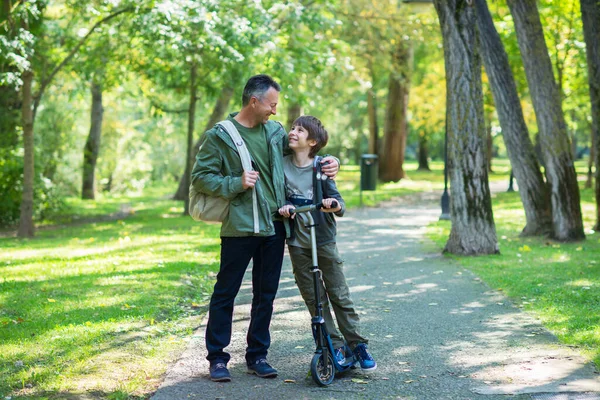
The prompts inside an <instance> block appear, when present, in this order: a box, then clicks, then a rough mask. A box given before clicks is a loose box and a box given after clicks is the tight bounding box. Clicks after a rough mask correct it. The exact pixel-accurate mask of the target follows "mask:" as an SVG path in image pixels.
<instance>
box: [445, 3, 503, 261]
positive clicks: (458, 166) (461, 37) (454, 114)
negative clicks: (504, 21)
mask: <svg viewBox="0 0 600 400" xmlns="http://www.w3.org/2000/svg"><path fill="white" fill-rule="evenodd" d="M434 4H435V8H436V11H437V14H438V17H439V19H440V26H441V29H442V36H443V38H444V60H445V64H446V93H447V94H446V96H447V100H446V104H447V110H446V125H447V134H448V170H449V176H450V182H451V184H450V191H451V199H452V201H451V207H450V209H451V213H450V214H451V220H452V228H451V231H450V237H449V239H448V242H447V243H446V247H445V249H444V251H445V252H449V253H452V254H462V255H477V254H493V253H498V243H497V238H496V227H495V225H494V216H493V214H492V202H491V197H490V189H489V184H488V171H487V160H486V143H485V139H486V137H485V123H484V118H483V92H482V89H481V59H480V57H479V53H478V43H477V29H476V15H475V9H474V6H473V3H472V1H470V0H435V1H434Z"/></svg>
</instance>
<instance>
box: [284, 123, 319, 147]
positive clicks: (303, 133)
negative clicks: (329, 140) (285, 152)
mask: <svg viewBox="0 0 600 400" xmlns="http://www.w3.org/2000/svg"><path fill="white" fill-rule="evenodd" d="M288 141H289V146H290V148H291V149H292V150H294V151H298V150H306V149H310V148H311V147H313V146H315V145H316V144H317V141H316V140H314V139H309V138H308V131H307V130H306V128H303V127H301V126H298V125H294V126H292V130H291V131H290V133H288Z"/></svg>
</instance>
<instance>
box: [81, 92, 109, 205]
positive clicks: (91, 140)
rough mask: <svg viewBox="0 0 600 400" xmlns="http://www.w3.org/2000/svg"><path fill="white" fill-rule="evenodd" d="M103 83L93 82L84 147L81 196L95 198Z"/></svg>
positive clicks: (88, 198) (102, 110)
mask: <svg viewBox="0 0 600 400" xmlns="http://www.w3.org/2000/svg"><path fill="white" fill-rule="evenodd" d="M103 112H104V108H103V107H102V85H101V84H100V83H97V82H92V115H91V125H90V134H89V135H88V138H87V141H86V142H85V148H84V149H83V183H82V186H81V198H82V199H84V200H86V199H87V200H94V198H95V194H96V183H95V174H96V161H98V154H99V153H100V138H101V136H102V114H103Z"/></svg>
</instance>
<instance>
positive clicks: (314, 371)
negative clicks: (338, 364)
mask: <svg viewBox="0 0 600 400" xmlns="http://www.w3.org/2000/svg"><path fill="white" fill-rule="evenodd" d="M310 374H311V375H312V378H313V380H314V381H315V383H317V385H320V386H327V385H329V384H331V382H333V378H335V366H334V365H333V357H332V355H331V353H328V354H327V358H326V359H325V357H323V353H316V354H315V355H314V356H313V359H312V362H311V363H310Z"/></svg>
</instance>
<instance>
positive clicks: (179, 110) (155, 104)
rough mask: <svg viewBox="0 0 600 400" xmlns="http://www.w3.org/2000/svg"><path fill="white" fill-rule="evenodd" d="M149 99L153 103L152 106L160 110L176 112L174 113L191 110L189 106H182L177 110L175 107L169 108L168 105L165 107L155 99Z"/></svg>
mask: <svg viewBox="0 0 600 400" xmlns="http://www.w3.org/2000/svg"><path fill="white" fill-rule="evenodd" d="M148 100H150V104H152V107H154V108H158V109H159V110H161V111H164V112H168V113H174V114H184V113H187V112H189V111H190V110H189V109H188V108H181V109H178V110H176V109H174V108H167V107H164V106H162V105H160V104H158V103H157V102H156V101H154V100H153V99H148Z"/></svg>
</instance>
